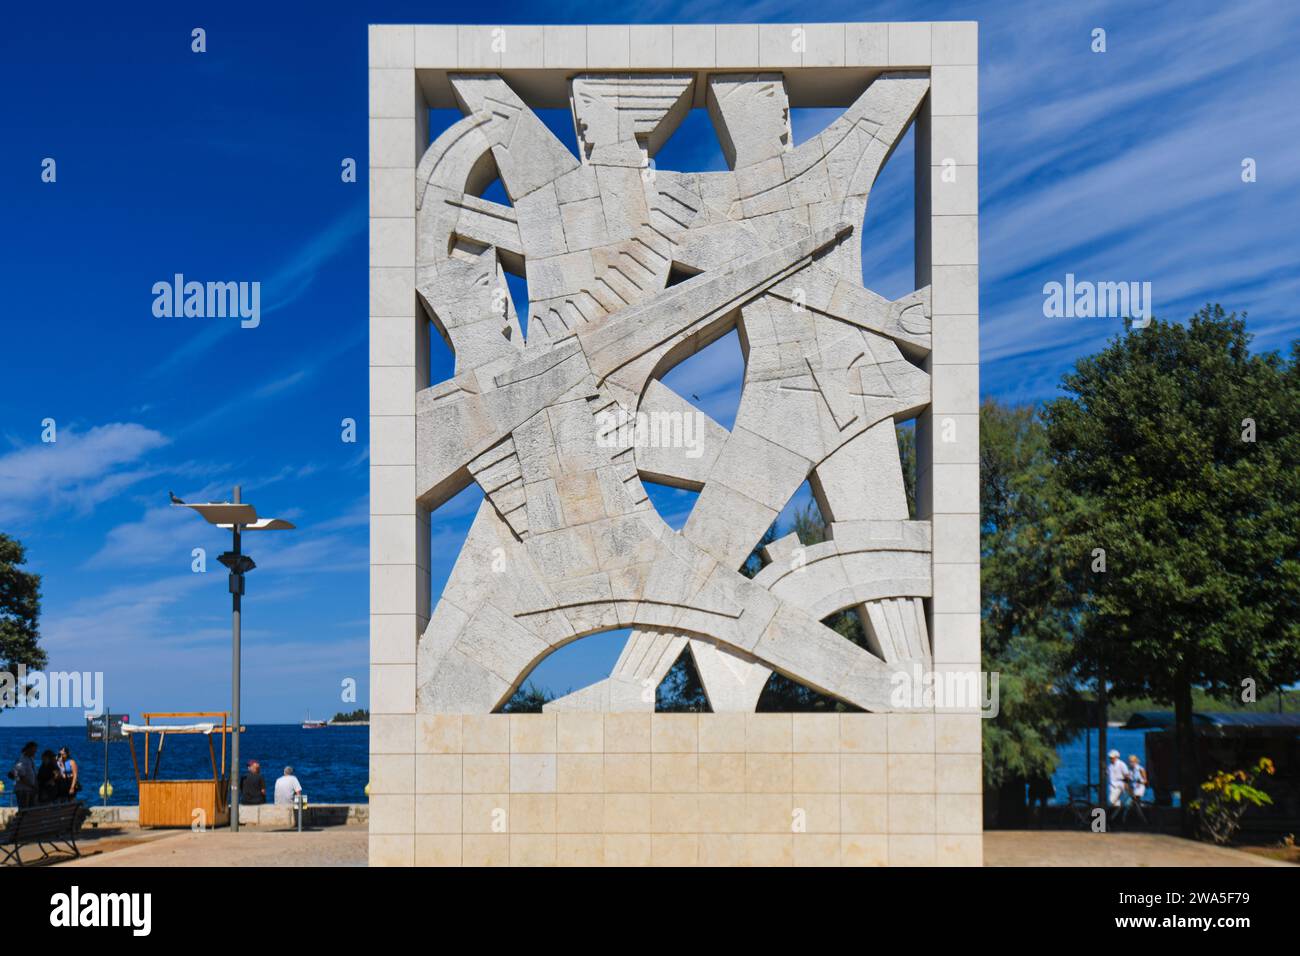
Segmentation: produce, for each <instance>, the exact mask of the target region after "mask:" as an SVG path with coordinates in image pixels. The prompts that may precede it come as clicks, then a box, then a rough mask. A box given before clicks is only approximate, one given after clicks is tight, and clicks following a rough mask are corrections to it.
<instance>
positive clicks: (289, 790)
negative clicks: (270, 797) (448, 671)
mask: <svg viewBox="0 0 1300 956" xmlns="http://www.w3.org/2000/svg"><path fill="white" fill-rule="evenodd" d="M300 793H302V784H300V783H299V782H298V778H297V777H295V776H294V775H293V768H292V767H285V768H284V776H283V777H281V778H280V779H279V780H277V781H276V782H275V805H276V806H277V807H291V806H293V798H294V796H296V795H297V794H300Z"/></svg>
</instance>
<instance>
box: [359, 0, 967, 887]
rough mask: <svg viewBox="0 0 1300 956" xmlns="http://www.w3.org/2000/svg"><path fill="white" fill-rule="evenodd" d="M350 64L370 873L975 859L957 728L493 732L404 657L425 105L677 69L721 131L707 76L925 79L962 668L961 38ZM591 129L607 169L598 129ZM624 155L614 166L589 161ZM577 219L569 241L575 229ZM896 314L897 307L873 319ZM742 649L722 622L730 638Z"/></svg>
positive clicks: (954, 649) (776, 41)
mask: <svg viewBox="0 0 1300 956" xmlns="http://www.w3.org/2000/svg"><path fill="white" fill-rule="evenodd" d="M503 30H504V31H505V32H504V34H503V33H502V31H503ZM793 37H797V39H798V42H797V43H792V42H791V41H792V38H793ZM503 38H504V42H502V41H503ZM369 62H370V70H369V92H370V96H369V117H370V119H369V126H370V137H369V140H370V141H369V157H370V162H369V190H370V297H369V312H370V318H369V322H370V466H371V496H370V508H371V548H370V551H371V567H370V581H371V617H370V660H371V670H370V677H371V680H370V705H371V714H372V717H371V730H370V733H371V818H370V834H371V837H370V839H371V862H372V863H373V864H376V865H414V864H456V863H463V864H476V863H530V862H533V863H565V862H590V863H605V864H617V863H637V864H645V863H671V862H684V863H689V862H694V863H703V864H709V863H718V864H723V863H728V864H742V863H769V862H770V863H825V864H833V863H849V864H851V863H859V862H861V863H889V864H903V863H922V864H929V863H938V864H940V865H946V864H979V862H980V842H979V837H978V825H979V727H980V723H979V718H978V717H977V716H974V715H972V714H968V713H945V712H938V713H936V712H934V711H933V710H931V711H930V712H923V711H922V712H917V711H912V712H909V713H872V714H851V715H849V714H846V715H838V716H836V715H766V714H764V715H755V714H724V713H717V714H702V715H698V716H678V715H652V714H649V713H644V712H643V713H607V714H601V713H597V712H591V713H582V712H561V713H554V714H544V715H519V716H505V715H499V714H475V713H464V714H461V713H435V712H431V708H430V706H429V705H428V704H427V703H426V704H425V705H424V706H423V707H422V706H421V705H420V704H419V703H418V700H419V699H420V691H419V688H420V686H421V678H420V674H419V670H420V665H419V663H418V662H419V660H420V653H421V652H420V641H421V635H423V634H425V632H426V629H427V628H428V626H429V623H430V618H431V615H432V614H433V607H432V606H431V604H432V602H431V599H430V594H429V557H428V552H429V542H430V519H429V514H428V512H426V511H425V510H424V509H423V508H422V507H421V506H420V504H419V501H420V500H421V494H422V487H421V476H420V475H419V474H417V472H418V471H419V470H420V467H421V466H425V467H426V468H427V459H428V458H429V455H428V451H427V450H426V451H425V452H424V454H422V455H421V454H417V445H418V444H419V442H420V441H421V439H417V419H418V418H419V413H418V411H417V394H418V393H419V392H420V391H421V390H424V389H428V388H429V386H430V385H431V384H432V383H431V382H430V381H429V368H428V355H429V336H430V335H431V334H436V333H431V323H430V319H429V316H428V314H427V312H426V311H425V310H424V307H423V306H422V304H421V303H420V293H419V292H418V291H417V261H418V260H419V258H420V250H419V249H418V248H417V247H418V239H417V216H418V212H417V209H418V205H419V202H420V200H421V197H422V196H423V193H422V192H419V191H418V190H417V175H416V172H417V168H418V166H419V165H420V161H421V158H422V157H424V156H425V152H426V150H427V149H428V147H429V140H430V137H429V129H428V110H429V109H430V108H432V107H438V108H445V107H452V106H458V105H461V106H463V105H464V104H463V103H458V102H457V93H456V91H455V89H454V88H453V85H452V82H451V80H449V76H453V75H463V74H475V75H480V74H481V75H484V76H487V75H494V76H499V77H500V78H502V79H503V80H504V81H505V82H506V83H507V84H508V86H509V87H510V88H511V89H513V90H515V91H517V92H518V94H519V95H520V96H521V97H523V98H524V99H525V100H526V101H527V102H528V103H530V104H535V105H544V106H548V107H555V106H566V105H569V102H570V100H569V96H570V90H571V85H570V84H571V81H572V80H573V78H574V77H575V76H576V75H578V74H592V73H599V72H600V71H609V70H613V71H619V72H620V74H621V75H623V76H627V75H632V74H636V73H637V71H645V72H649V73H655V74H665V73H669V72H671V73H672V74H673V75H674V76H682V77H686V78H688V79H690V80H691V82H692V84H693V85H692V87H691V89H692V90H693V92H691V93H690V94H689V96H690V97H692V99H691V101H690V102H689V104H688V105H690V106H693V107H695V108H704V109H710V110H713V111H715V112H716V113H718V114H720V115H721V114H726V112H727V110H728V109H730V108H732V107H731V106H730V105H729V103H730V101H729V100H725V99H724V100H718V99H717V91H721V92H725V88H724V87H725V82H726V81H725V79H723V80H722V83H723V85H722V86H719V85H718V84H717V83H713V84H712V86H711V78H715V79H716V78H719V77H723V76H724V75H725V74H740V73H746V72H748V73H752V74H757V73H764V74H772V73H779V74H780V75H781V76H782V77H783V79H784V83H785V86H786V89H787V90H788V94H789V102H790V105H791V106H837V107H845V106H847V105H848V104H849V103H850V102H851V101H852V100H853V98H854V97H855V96H857V95H858V94H859V93H861V92H862V89H863V86H864V85H865V84H866V83H867V82H869V81H870V80H872V79H873V78H875V77H876V76H878V75H880V74H882V73H884V74H889V73H906V74H908V75H920V76H923V77H925V78H926V80H927V81H928V88H927V90H926V92H925V94H924V99H923V101H922V102H921V106H920V109H919V111H918V113H917V114H916V118H915V120H914V123H915V129H916V182H917V191H916V197H917V198H916V286H917V289H918V290H920V289H922V288H923V287H925V286H929V293H928V296H929V298H928V303H929V305H928V308H929V309H930V312H931V316H930V330H929V337H928V352H927V354H926V356H925V358H924V359H923V360H922V362H921V368H922V369H923V370H924V371H925V372H927V373H928V374H929V377H930V381H929V396H928V399H929V400H928V403H927V404H925V406H924V409H923V410H922V411H921V412H920V413H919V415H918V416H917V418H916V421H917V458H918V473H917V477H918V501H917V514H916V515H915V518H916V519H917V520H916V521H915V522H913V524H917V525H919V524H921V523H925V522H928V525H929V527H928V529H927V531H926V534H927V535H928V537H929V542H928V547H929V548H930V551H929V562H930V571H931V581H932V591H931V593H930V594H929V595H928V596H927V597H926V598H925V599H924V603H923V609H924V610H923V613H924V618H925V621H924V623H925V624H926V627H927V629H928V637H929V642H930V646H929V649H928V650H929V653H930V657H929V660H930V663H932V665H933V668H934V669H935V670H940V671H942V670H945V669H950V670H961V671H969V670H971V669H974V668H978V666H979V659H980V655H979V608H980V595H979V485H978V411H979V366H978V361H979V351H978V320H979V315H978V313H979V302H978V289H979V284H978V278H979V277H978V133H977V62H978V61H977V27H976V24H974V23H969V22H960V23H891V24H870V23H847V24H761V25H760V24H733V25H719V26H710V25H681V26H677V25H634V26H619V25H605V26H590V27H586V26H567V25H566V26H544V27H543V26H516V25H511V26H509V27H505V28H502V27H494V26H491V25H475V26H455V25H414V26H412V25H383V26H372V27H371V28H370V32H369ZM584 82H586V81H584ZM674 82H675V81H674ZM462 88H464V87H462ZM484 89H486V87H485V88H484ZM674 89H676V88H675V87H674ZM711 89H713V90H715V92H714V93H710V90H711ZM670 93H671V91H670ZM474 95H476V96H477V95H480V94H479V93H475V94H474ZM481 95H482V96H483V97H485V99H484V100H483V102H487V98H490V97H492V96H496V95H497V94H496V93H495V92H492V91H488V92H486V93H483V94H481ZM710 96H713V97H714V100H713V101H710ZM679 105H680V104H678V105H674V106H673V107H672V109H671V110H670V111H669V112H672V111H674V110H677V109H678V108H679ZM521 128H522V127H521ZM736 128H737V129H740V128H741V127H740V125H737V127H736ZM584 135H587V136H590V137H592V141H593V147H594V148H596V149H604V150H606V151H607V152H608V150H610V149H613V150H614V152H615V154H617V150H618V148H619V144H618V143H614V144H613V146H607V145H605V144H604V140H600V137H602V136H604V135H605V133H604V132H603V131H602V129H601V128H600V127H599V126H598V125H595V124H592V125H589V126H588V127H587V129H586V132H585V133H584ZM726 145H727V148H728V149H729V150H730V156H729V160H735V159H736V157H737V155H739V156H740V160H741V161H742V162H744V161H746V157H749V156H755V155H757V157H758V158H760V159H761V157H762V155H763V154H762V152H761V150H762V149H763V148H764V146H763V144H762V143H755V142H751V141H749V140H748V139H746V138H744V137H742V136H737V137H735V138H734V139H733V141H731V142H729V143H728V144H726ZM756 151H757V153H756ZM623 161H624V158H622V157H620V156H619V155H615V156H614V159H613V160H611V161H610V162H611V163H612V165H611V166H610V167H607V168H614V167H616V166H617V164H618V163H620V162H623ZM755 168H757V167H755ZM633 171H634V172H636V171H635V170H633ZM602 175H603V173H602ZM579 206H580V204H578V203H574V204H573V207H572V209H573V210H577V211H581V210H580V209H579ZM584 208H585V207H584ZM485 211H488V212H490V210H487V209H486V204H475V203H474V202H472V201H471V202H469V203H468V204H467V205H466V206H465V207H464V212H463V214H462V215H463V216H464V217H465V220H466V221H471V220H472V221H473V222H474V223H475V224H477V225H478V226H480V227H482V228H488V226H490V225H494V226H500V227H501V229H502V232H501V234H500V236H499V237H497V241H498V245H499V248H501V249H502V250H507V249H508V248H509V247H510V244H511V243H512V242H514V241H516V239H515V236H516V233H515V232H513V231H512V228H513V229H517V230H520V231H522V226H518V227H512V226H511V225H510V223H509V222H508V221H507V220H504V219H502V218H501V217H499V216H498V217H497V218H496V219H495V220H493V219H492V217H491V216H489V215H484V212H485ZM502 223H505V225H502ZM565 225H566V226H568V225H570V223H568V222H566V223H565ZM572 225H573V226H574V232H575V233H581V231H582V230H581V229H579V228H578V227H580V226H582V225H583V224H582V223H579V222H576V221H575V222H574V223H572ZM597 225H599V224H598V223H597ZM860 226H861V223H855V224H854V227H855V228H860ZM527 238H528V237H527V236H522V237H521V239H520V241H522V239H527ZM530 241H531V240H530ZM421 281H423V280H421ZM531 281H532V280H531V279H530V287H531ZM780 294H782V288H781V287H779V286H774V287H773V295H774V296H779V295H780ZM908 301H909V300H899V304H893V305H892V306H891V307H892V308H894V309H895V311H894V312H891V313H890V315H889V320H890V321H891V322H894V321H895V320H896V319H897V318H898V314H899V313H898V312H897V309H898V308H907V307H912V306H911V305H909V304H908ZM912 305H914V303H912ZM512 321H513V320H512ZM896 326H897V323H895V332H898V329H897V327H896ZM516 328H517V326H516ZM531 328H532V327H531V326H530V330H531ZM895 338H897V339H900V340H901V339H906V335H904V334H902V333H898V334H896V335H895ZM496 344H497V345H499V344H500V343H496ZM596 344H600V343H599V342H597V343H596ZM611 380H612V379H611ZM426 396H427V393H426ZM497 464H499V463H498V462H496V461H495V460H494V461H484V460H480V461H477V462H476V463H475V465H476V467H481V468H484V469H487V470H490V469H491V468H492V467H494V466H495V465H497ZM454 465H455V463H449V466H453V467H454ZM487 470H485V471H484V474H485V475H486V474H487ZM652 470H653V469H652ZM476 477H477V476H476ZM841 477H845V476H843V475H842V476H841ZM852 479H853V472H849V473H848V474H847V480H848V481H849V482H851V481H852ZM480 483H481V484H482V483H483V481H482V480H481V479H480ZM592 494H593V495H594V494H595V493H594V492H593V493H592ZM852 517H853V518H854V519H855V520H856V519H857V518H858V517H859V516H857V515H854V516H852ZM868 517H870V516H868ZM843 527H844V531H845V533H844V536H843V538H842V540H843V541H846V542H847V541H848V540H849V532H850V531H853V532H854V533H855V534H857V535H858V536H860V537H861V536H863V535H866V536H867V537H870V535H869V534H867V532H868V531H871V533H872V534H874V533H875V531H874V530H871V529H869V528H868V527H867V523H866V522H863V523H861V524H858V525H854V524H853V522H845V523H844V525H843ZM873 527H874V526H873ZM516 530H517V529H516ZM890 534H891V535H892V534H893V532H892V531H891V532H890ZM895 593H898V592H895ZM918 600H919V599H918ZM917 606H918V607H921V606H922V605H921V604H919V603H918V605H917ZM745 637H746V634H745V633H744V629H743V628H741V629H739V630H738V634H737V637H736V639H737V640H741V639H744V638H745ZM751 637H752V638H753V639H757V635H752V636H751ZM677 640H679V641H684V640H686V638H685V637H679V638H677ZM692 642H693V644H699V645H700V650H701V651H705V652H707V651H708V650H709V646H708V645H705V644H703V643H702V642H697V641H695V640H694V639H693V638H692ZM673 646H676V645H673ZM792 660H793V659H792ZM763 672H764V673H765V671H763ZM832 673H834V671H833V670H832ZM491 693H495V691H494V690H493V691H491ZM611 698H612V693H611V694H607V696H606V699H607V700H608V699H611ZM437 709H438V708H437V707H433V708H432V710H437ZM869 709H870V708H869ZM611 786H613V787H614V788H615V789H611ZM547 787H550V789H546V788H547ZM573 787H577V788H579V789H569V788H573ZM723 788H726V789H723ZM796 811H802V813H801V814H796ZM485 814H486V818H487V819H486V822H485ZM579 820H582V821H585V822H583V823H581V826H583V827H587V828H588V829H587V830H585V831H584V830H580V829H578V825H579V824H578V823H577V822H576V821H579ZM597 820H598V821H599V827H600V829H599V830H593V829H590V828H591V827H594V826H595V825H596V822H595V821H597ZM797 820H802V825H803V826H804V827H805V829H803V830H798V829H795V828H794V827H795V825H796V822H797ZM502 825H504V827H505V829H503V830H496V829H492V827H493V826H502Z"/></svg>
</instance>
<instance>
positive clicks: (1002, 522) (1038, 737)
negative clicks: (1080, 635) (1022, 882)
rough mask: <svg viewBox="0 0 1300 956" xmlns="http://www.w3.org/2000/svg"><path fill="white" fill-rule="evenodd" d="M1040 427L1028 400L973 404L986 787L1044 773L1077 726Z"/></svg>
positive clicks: (1066, 599)
mask: <svg viewBox="0 0 1300 956" xmlns="http://www.w3.org/2000/svg"><path fill="white" fill-rule="evenodd" d="M1052 477H1053V476H1052V462H1051V459H1050V456H1049V454H1048V445H1047V437H1046V432H1045V429H1044V427H1043V423H1042V421H1041V419H1040V418H1039V416H1038V414H1037V412H1036V410H1035V409H1034V408H1033V407H1032V406H1019V407H1010V406H1006V405H1002V404H1000V403H998V402H995V401H993V400H992V399H988V400H986V401H985V402H984V404H983V405H982V406H981V408H980V552H981V554H980V562H981V563H980V586H981V591H982V594H983V614H982V618H981V622H980V630H981V633H980V639H981V647H982V655H983V656H982V660H983V664H982V666H983V668H984V670H985V671H987V672H989V673H997V674H998V675H999V683H998V701H999V709H998V715H997V717H996V718H994V719H992V720H988V721H985V722H984V735H983V737H984V778H985V782H986V783H987V784H988V785H989V786H991V787H998V786H1001V785H1003V784H1004V783H1012V784H1014V783H1017V782H1019V781H1021V780H1024V779H1028V778H1032V777H1047V776H1050V775H1051V774H1052V772H1053V771H1054V770H1055V769H1056V764H1057V753H1056V748H1057V746H1059V745H1060V744H1062V743H1064V742H1065V741H1066V740H1068V739H1069V738H1071V737H1072V736H1073V735H1074V734H1075V733H1076V732H1077V730H1078V725H1079V720H1080V713H1079V707H1078V694H1077V691H1076V689H1075V686H1074V683H1073V681H1071V680H1070V675H1069V670H1070V663H1069V638H1070V626H1071V619H1072V611H1073V606H1074V597H1073V595H1072V592H1071V591H1070V589H1069V588H1067V587H1066V586H1065V582H1064V581H1063V580H1062V576H1061V574H1060V571H1059V569H1058V568H1057V567H1056V565H1055V564H1054V562H1053V560H1052V557H1053V553H1054V547H1055V544H1056V538H1057V535H1058V529H1057V525H1056V517H1055V511H1056V505H1057V502H1056V497H1057V492H1056V489H1055V486H1054V484H1053V481H1052Z"/></svg>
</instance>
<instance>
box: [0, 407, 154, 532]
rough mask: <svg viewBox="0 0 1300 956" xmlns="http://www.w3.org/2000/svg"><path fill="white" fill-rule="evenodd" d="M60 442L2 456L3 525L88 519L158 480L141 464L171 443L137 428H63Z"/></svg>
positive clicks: (118, 425)
mask: <svg viewBox="0 0 1300 956" xmlns="http://www.w3.org/2000/svg"><path fill="white" fill-rule="evenodd" d="M55 438H56V440H55V441H52V442H48V443H46V442H41V443H37V444H31V445H26V446H23V447H20V448H17V449H15V450H14V451H11V452H9V453H8V454H5V455H3V456H0V521H13V520H20V519H23V518H25V517H29V516H31V515H32V514H35V513H40V514H42V515H48V514H49V513H50V512H51V511H55V510H62V509H72V510H75V511H79V512H83V513H84V512H85V511H88V510H90V509H92V508H94V507H95V506H96V505H98V504H100V503H102V502H104V501H106V500H108V499H110V498H112V497H114V496H116V495H118V494H120V493H121V492H122V491H123V490H124V489H126V488H128V487H129V486H131V485H133V484H135V483H136V482H138V481H140V480H142V479H144V478H146V477H149V476H150V475H153V474H156V473H157V471H156V470H155V469H150V468H148V467H140V463H141V460H142V459H143V458H144V457H145V456H146V455H147V454H148V453H149V452H151V451H153V450H154V449H157V448H161V447H162V446H163V445H166V444H167V441H168V439H167V438H166V437H165V436H163V435H162V434H161V433H160V432H157V431H154V430H153V429H151V428H146V427H144V426H143V425H138V424H135V423H132V422H114V423H112V424H108V425H97V426H95V427H93V428H91V429H90V430H89V431H85V432H82V431H77V430H75V429H73V428H72V427H71V426H64V427H62V428H59V429H58V431H57V433H56V436H55Z"/></svg>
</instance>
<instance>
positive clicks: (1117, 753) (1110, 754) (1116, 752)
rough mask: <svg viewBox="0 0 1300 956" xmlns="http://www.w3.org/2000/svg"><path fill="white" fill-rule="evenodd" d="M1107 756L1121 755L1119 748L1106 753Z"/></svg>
mask: <svg viewBox="0 0 1300 956" xmlns="http://www.w3.org/2000/svg"><path fill="white" fill-rule="evenodd" d="M1106 756H1107V757H1118V756H1119V751H1118V750H1112V751H1111V752H1110V753H1108V754H1106Z"/></svg>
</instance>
